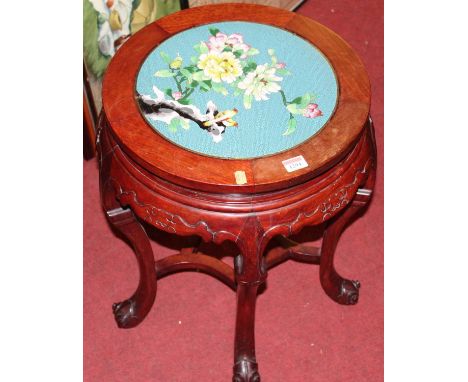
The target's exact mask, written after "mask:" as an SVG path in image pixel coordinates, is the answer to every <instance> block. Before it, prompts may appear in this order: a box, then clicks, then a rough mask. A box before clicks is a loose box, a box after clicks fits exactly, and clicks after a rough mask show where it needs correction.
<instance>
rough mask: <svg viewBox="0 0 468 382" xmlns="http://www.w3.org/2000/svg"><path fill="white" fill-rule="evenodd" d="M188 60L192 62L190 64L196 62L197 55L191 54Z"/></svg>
mask: <svg viewBox="0 0 468 382" xmlns="http://www.w3.org/2000/svg"><path fill="white" fill-rule="evenodd" d="M190 61H191V62H192V64H196V63H197V62H198V57H197V56H192V57H190Z"/></svg>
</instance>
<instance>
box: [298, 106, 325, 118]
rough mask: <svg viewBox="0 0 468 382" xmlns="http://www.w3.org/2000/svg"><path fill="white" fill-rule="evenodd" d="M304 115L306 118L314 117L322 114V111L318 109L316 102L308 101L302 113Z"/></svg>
mask: <svg viewBox="0 0 468 382" xmlns="http://www.w3.org/2000/svg"><path fill="white" fill-rule="evenodd" d="M302 115H303V116H304V117H307V118H315V117H320V116H322V115H323V114H322V112H321V111H320V110H319V109H318V105H317V104H316V103H309V104H308V105H307V107H306V108H305V110H304V113H303V114H302Z"/></svg>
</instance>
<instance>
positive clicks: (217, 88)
mask: <svg viewBox="0 0 468 382" xmlns="http://www.w3.org/2000/svg"><path fill="white" fill-rule="evenodd" d="M212 87H213V90H214V91H215V92H217V93H221V94H222V95H223V96H227V95H228V94H229V93H228V91H227V89H226V88H225V87H224V86H223V85H221V84H218V83H216V82H213V83H212Z"/></svg>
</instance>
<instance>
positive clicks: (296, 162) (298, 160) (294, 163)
mask: <svg viewBox="0 0 468 382" xmlns="http://www.w3.org/2000/svg"><path fill="white" fill-rule="evenodd" d="M282 163H283V166H284V168H285V169H286V171H287V172H293V171H296V170H300V169H301V168H305V167H307V166H308V164H307V162H306V160H305V159H304V157H303V156H302V155H299V156H297V157H294V158H290V159H286V160H284V161H283V162H282Z"/></svg>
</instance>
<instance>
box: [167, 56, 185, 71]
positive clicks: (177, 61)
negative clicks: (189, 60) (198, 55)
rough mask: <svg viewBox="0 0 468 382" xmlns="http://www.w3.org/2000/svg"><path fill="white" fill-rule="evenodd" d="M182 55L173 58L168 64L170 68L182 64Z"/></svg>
mask: <svg viewBox="0 0 468 382" xmlns="http://www.w3.org/2000/svg"><path fill="white" fill-rule="evenodd" d="M182 61H183V60H182V57H180V56H177V57H176V58H174V60H173V61H172V62H171V63H170V64H169V67H170V68H171V69H179V68H180V67H181V66H182Z"/></svg>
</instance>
